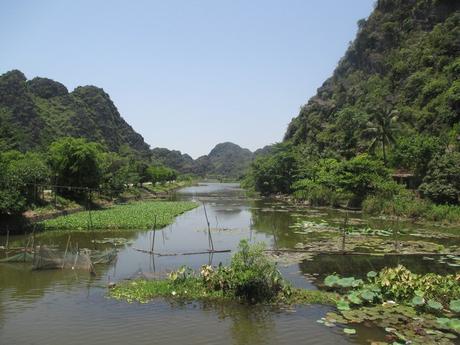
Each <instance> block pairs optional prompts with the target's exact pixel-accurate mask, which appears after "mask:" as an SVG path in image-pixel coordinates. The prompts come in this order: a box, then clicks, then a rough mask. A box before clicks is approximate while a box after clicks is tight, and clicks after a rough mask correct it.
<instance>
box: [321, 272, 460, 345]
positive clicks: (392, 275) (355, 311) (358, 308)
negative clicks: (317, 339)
mask: <svg viewBox="0 0 460 345" xmlns="http://www.w3.org/2000/svg"><path fill="white" fill-rule="evenodd" d="M324 285H325V286H326V288H328V289H330V290H335V291H337V292H339V293H340V294H341V295H342V298H341V299H339V300H338V301H337V309H338V310H339V312H340V314H341V315H338V314H335V313H329V314H328V315H327V317H326V318H325V319H324V323H326V322H328V323H330V324H331V325H333V324H335V323H342V324H348V323H360V322H365V321H372V322H374V323H376V324H377V325H379V326H381V327H384V328H385V330H386V331H387V332H388V333H389V337H390V339H392V340H393V341H396V342H398V343H400V342H402V343H407V342H415V343H419V342H423V343H427V344H440V343H443V344H450V343H451V341H450V340H451V339H456V337H457V336H456V335H455V334H457V335H459V334H460V319H459V318H458V317H459V316H460V275H459V274H456V275H452V274H451V275H446V276H441V275H437V274H434V273H428V274H424V275H419V274H414V273H412V272H410V271H409V270H408V269H406V268H405V267H403V266H401V265H400V266H397V267H395V268H384V269H382V270H381V271H380V272H378V273H377V272H374V271H370V272H368V274H367V278H366V281H364V280H362V279H356V278H354V277H347V278H343V277H340V276H338V275H335V274H333V275H330V276H327V277H326V278H325V280H324Z"/></svg>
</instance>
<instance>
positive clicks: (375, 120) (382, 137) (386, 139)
mask: <svg viewBox="0 0 460 345" xmlns="http://www.w3.org/2000/svg"><path fill="white" fill-rule="evenodd" d="M397 121H398V112H397V111H395V110H390V111H385V112H376V113H374V114H373V115H372V117H371V121H370V122H369V123H368V127H367V130H366V132H367V134H368V135H369V136H371V138H372V140H371V143H370V145H369V150H370V151H371V152H375V150H376V148H377V147H378V146H379V145H381V146H382V154H383V162H384V164H385V165H386V164H387V149H388V147H389V146H391V145H393V144H394V143H395V142H396V140H395V137H394V132H395V130H396V122H397Z"/></svg>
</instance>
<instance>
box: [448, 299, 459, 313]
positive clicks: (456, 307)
mask: <svg viewBox="0 0 460 345" xmlns="http://www.w3.org/2000/svg"><path fill="white" fill-rule="evenodd" d="M449 309H450V310H452V311H453V312H456V313H460V299H454V300H452V301H450V303H449Z"/></svg>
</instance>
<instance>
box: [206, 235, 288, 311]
mask: <svg viewBox="0 0 460 345" xmlns="http://www.w3.org/2000/svg"><path fill="white" fill-rule="evenodd" d="M263 250H264V246H263V245H262V244H258V245H253V246H250V245H249V243H248V242H247V241H245V240H243V241H241V242H240V244H239V247H238V252H237V253H236V254H235V255H234V256H233V258H232V261H231V264H230V266H227V267H225V266H222V265H219V266H218V267H217V268H216V269H213V268H212V267H211V266H203V268H202V270H201V276H202V278H203V283H204V284H205V286H206V287H207V288H208V289H210V290H212V291H223V292H224V294H226V295H230V296H233V297H235V298H237V299H240V300H243V301H245V302H248V303H258V302H262V301H270V300H273V299H274V298H275V297H276V296H277V295H278V294H279V293H280V292H281V291H283V289H284V288H285V284H284V280H283V278H282V277H281V273H280V272H279V271H278V269H277V268H276V266H275V264H273V263H271V262H270V261H268V259H267V258H266V257H265V256H264V255H263Z"/></svg>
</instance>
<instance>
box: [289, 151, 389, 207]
mask: <svg viewBox="0 0 460 345" xmlns="http://www.w3.org/2000/svg"><path fill="white" fill-rule="evenodd" d="M302 173H303V174H304V175H305V176H308V177H307V178H305V179H301V180H298V181H296V182H294V183H293V185H292V189H293V190H294V196H296V197H297V198H299V199H306V200H310V202H311V203H312V204H316V205H325V204H328V205H332V206H336V205H337V204H338V203H339V201H342V200H348V201H349V204H351V205H353V206H359V205H361V203H362V201H363V200H364V198H365V197H366V196H367V195H369V194H371V193H376V192H377V191H383V190H384V189H389V188H390V186H391V187H393V185H392V184H391V181H390V180H389V174H388V170H387V169H386V168H385V167H384V166H383V164H382V163H381V162H380V161H378V160H375V159H372V158H371V157H370V156H368V155H366V154H363V155H359V156H357V157H354V158H352V159H350V160H344V161H337V160H335V159H320V160H318V161H316V162H313V163H310V164H309V166H308V167H305V168H304V169H303V170H302Z"/></svg>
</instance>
